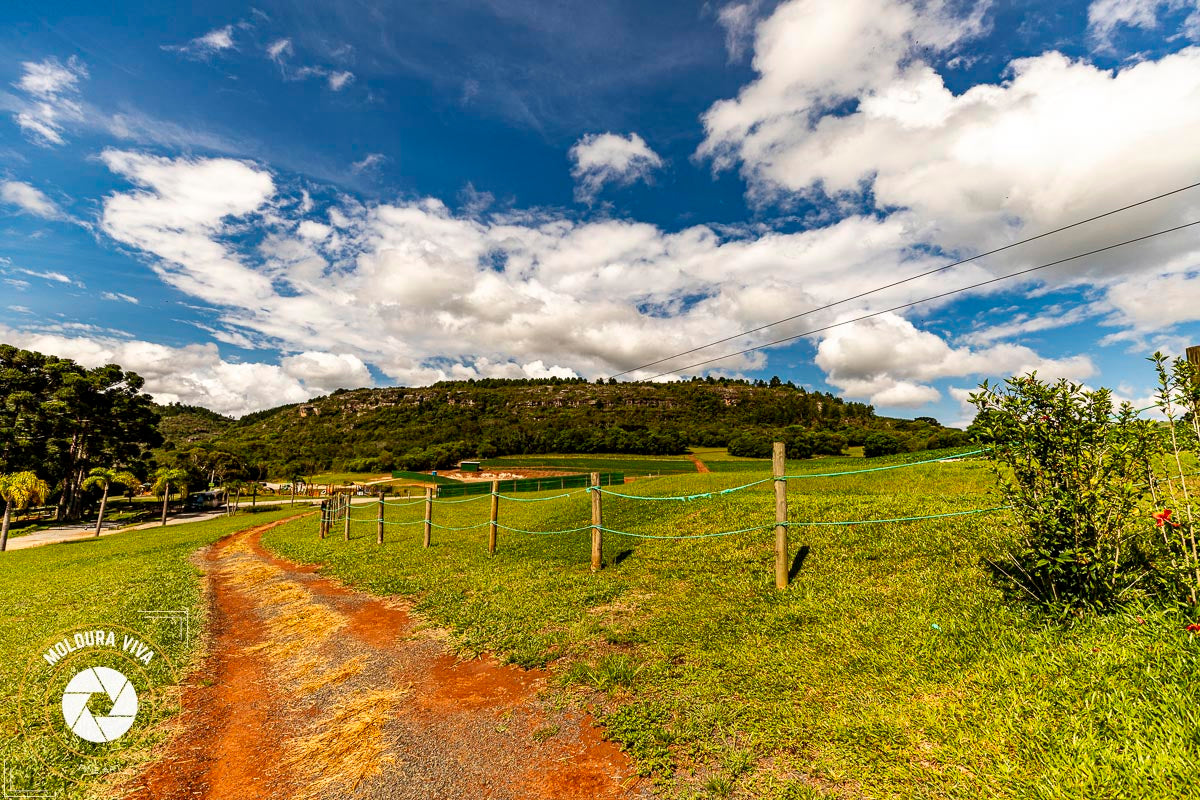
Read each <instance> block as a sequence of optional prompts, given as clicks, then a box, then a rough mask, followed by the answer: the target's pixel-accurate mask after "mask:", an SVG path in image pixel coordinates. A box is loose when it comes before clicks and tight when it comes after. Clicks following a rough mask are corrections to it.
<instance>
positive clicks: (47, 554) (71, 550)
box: [0, 512, 294, 797]
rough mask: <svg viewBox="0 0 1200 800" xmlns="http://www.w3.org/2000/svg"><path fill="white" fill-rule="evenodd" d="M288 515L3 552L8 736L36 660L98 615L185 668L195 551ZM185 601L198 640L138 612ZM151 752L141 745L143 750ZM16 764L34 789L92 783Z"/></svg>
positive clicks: (70, 793) (0, 663) (3, 696)
mask: <svg viewBox="0 0 1200 800" xmlns="http://www.w3.org/2000/svg"><path fill="white" fill-rule="evenodd" d="M293 513H294V512H293ZM288 515H289V514H288V512H282V513H280V512H273V513H263V514H256V515H253V516H248V515H239V516H235V517H223V518H219V519H215V520H210V521H208V522H198V523H191V524H184V525H177V526H170V527H167V528H164V529H161V530H159V529H152V530H145V531H127V532H125V533H120V534H117V535H115V536H106V537H103V538H100V539H94V540H93V539H85V540H83V541H80V542H73V543H70V544H57V545H48V546H46V547H35V548H31V549H28V550H14V551H11V552H7V553H3V554H0V609H2V610H3V616H0V652H3V653H4V654H5V656H4V658H3V659H0V730H2V731H4V733H5V738H6V739H7V738H9V737H10V736H15V735H16V734H17V731H18V724H17V719H16V708H15V705H16V703H15V697H16V693H17V687H18V683H19V681H20V679H21V675H22V673H23V670H24V669H25V664H26V662H27V661H28V659H30V658H31V657H34V656H36V655H37V653H38V652H40V651H39V649H38V648H39V646H40V645H41V644H43V642H45V640H47V639H49V638H51V637H53V636H54V635H55V634H57V633H59V632H60V631H63V630H66V629H70V628H72V627H75V626H78V625H86V624H89V623H97V624H99V625H119V626H124V627H128V628H132V629H133V630H135V631H140V632H144V633H146V634H147V635H152V638H154V639H155V640H156V641H158V642H159V643H162V644H163V645H164V654H165V655H166V656H167V658H169V659H170V660H171V662H172V663H174V664H175V665H176V667H177V668H178V667H181V666H184V667H185V666H186V665H187V664H188V662H189V660H190V659H191V658H192V657H193V655H194V651H195V647H196V645H197V644H198V643H199V641H200V640H199V638H198V637H197V636H196V635H195V634H196V633H197V632H199V630H200V628H201V624H202V622H203V609H202V608H201V605H200V581H199V578H200V572H199V570H198V569H197V568H196V567H195V566H193V565H192V564H191V563H190V562H189V560H188V559H189V557H190V555H191V554H192V553H193V552H194V551H195V550H196V549H197V548H198V547H201V546H203V545H206V544H208V543H210V542H213V541H215V540H217V539H219V538H220V537H222V536H224V535H226V534H229V533H232V532H234V531H237V530H242V529H245V528H248V527H252V526H255V525H260V524H262V523H265V522H271V521H273V520H277V519H281V518H283V517H286V516H288ZM182 608H187V609H189V610H190V612H191V614H192V620H193V622H192V634H193V636H192V639H191V642H192V648H191V649H189V648H186V647H185V646H184V645H183V643H182V642H180V641H179V640H178V639H177V638H176V637H175V636H174V635H173V630H170V629H166V628H164V629H162V630H156V629H155V623H150V622H147V621H146V620H145V619H144V618H143V617H141V616H139V614H138V613H137V612H138V611H141V610H146V609H182ZM144 755H145V754H144V753H134V754H131V756H132V757H133V758H135V759H136V758H138V757H144ZM9 768H10V769H12V770H13V772H14V773H16V774H18V775H19V774H21V773H22V772H23V771H24V770H25V769H27V768H28V769H30V770H31V771H32V773H31V775H30V777H31V779H33V780H34V781H35V783H34V784H32V785H31V786H29V787H28V788H39V789H45V790H49V791H62V792H63V793H64V795H63V796H65V797H79V796H83V794H84V792H85V790H86V789H87V787H72V786H69V785H62V784H61V781H56V779H55V777H54V776H53V775H52V774H42V773H43V770H42V769H41V768H40V765H39V764H36V763H35V764H22V763H19V762H15V761H13V760H11V759H10V761H9ZM15 780H16V779H14V781H15ZM16 785H17V786H18V788H22V787H20V785H19V784H16Z"/></svg>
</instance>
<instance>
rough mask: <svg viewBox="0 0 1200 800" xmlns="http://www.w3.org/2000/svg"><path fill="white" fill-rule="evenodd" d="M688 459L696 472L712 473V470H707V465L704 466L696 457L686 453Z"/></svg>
mask: <svg viewBox="0 0 1200 800" xmlns="http://www.w3.org/2000/svg"><path fill="white" fill-rule="evenodd" d="M688 458H689V459H691V462H692V463H693V464H695V465H696V472H712V470H710V469H709V468H708V464H705V463H704V462H703V461H701V460H700V458H699V457H698V456H694V455H692V454H691V453H688Z"/></svg>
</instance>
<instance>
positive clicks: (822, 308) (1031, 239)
mask: <svg viewBox="0 0 1200 800" xmlns="http://www.w3.org/2000/svg"><path fill="white" fill-rule="evenodd" d="M1198 186H1200V181H1197V182H1196V183H1191V184H1188V185H1187V186H1181V187H1179V188H1178V189H1172V190H1171V191H1169V192H1163V193H1162V194H1156V195H1154V196H1153V197H1147V198H1146V199H1145V200H1139V201H1137V202H1136V203H1130V204H1129V205H1127V206H1121V207H1120V208H1114V209H1113V210H1111V211H1105V212H1104V213H1103V214H1097V215H1096V216H1094V217H1088V218H1087V219H1081V220H1079V221H1078V222H1072V223H1071V224H1070V225H1063V226H1062V227H1061V228H1055V229H1054V230H1049V231H1046V232H1044V233H1039V234H1038V235H1037V236H1030V237H1029V238H1028V239H1021V240H1019V241H1016V242H1012V243H1010V244H1006V245H1004V246H1003V247H997V248H995V249H994V250H988V251H986V252H983V253H978V254H976V255H973V256H971V257H970V258H964V259H961V260H959V261H955V262H953V263H950V264H946V265H944V266H941V267H937V268H936V269H931V270H928V271H926V272H922V273H919V274H917V275H913V276H911V277H908V278H904V279H902V280H898V281H893V282H892V283H888V284H885V285H883V286H876V287H875V288H874V289H869V290H867V291H865V292H861V293H859V294H856V295H853V296H851V297H843V298H842V299H841V300H835V301H834V302H832V303H828V304H826V305H823V306H819V307H817V308H810V309H809V310H808V311H802V312H800V313H799V314H793V315H792V316H790V317H784V318H783V319H777V320H775V321H774V322H768V323H767V324H765V325H760V326H758V327H757V328H751V329H750V330H748V331H742V332H741V333H735V334H733V335H732V336H726V337H725V338H724V339H717V340H716V341H712V342H709V343H708V344H702V345H700V346H699V347H693V348H692V349H691V350H684V351H683V352H682V353H675V354H674V355H670V356H665V357H664V358H660V359H658V360H657V361H651V362H649V363H647V364H642V365H641V366H639V367H631V368H629V369H627V370H625V371H624V372H618V373H616V374H615V375H612V376H611V377H613V378H619V377H621V376H622V375H628V374H629V373H631V372H637V371H638V370H640V369H645V368H646V367H653V366H655V365H656V364H661V363H663V362H664V361H670V360H671V359H673V358H679V357H681V356H687V355H691V354H692V353H696V352H699V351H701V350H705V349H707V348H709V347H712V346H713V345H718V344H724V343H725V342H729V341H733V340H734V339H740V338H742V337H743V336H749V335H750V334H752V333H758V332H759V331H763V330H766V329H767V328H773V327H775V326H776V325H782V324H783V323H785V322H791V321H792V320H795V319H800V318H801V317H807V316H808V315H810V314H816V313H818V312H820V311H826V310H828V309H830V308H833V307H834V306H840V305H841V304H842V303H849V302H850V301H851V300H860V299H862V298H864V297H866V296H868V295H872V294H875V293H876V292H882V291H884V290H886V289H892V288H894V287H896V286H900V285H902V284H905V283H909V282H911V281H915V280H918V279H920V278H925V277H928V276H930V275H935V274H937V273H939V272H945V271H946V270H948V269H953V268H954V267H960V266H962V265H963V264H968V263H970V262H972V261H975V260H977V259H980V258H986V257H987V256H991V255H995V254H996V253H1002V252H1004V251H1005V250H1010V249H1012V248H1014V247H1020V246H1021V245H1023V244H1029V243H1030V242H1036V241H1037V240H1038V239H1044V238H1046V237H1047V236H1054V235H1055V234H1058V233H1062V232H1063V231H1068V230H1070V229H1072V228H1078V227H1079V226H1080V225H1087V224H1088V223H1090V222H1095V221H1096V220H1098V219H1104V218H1105V217H1111V216H1112V215H1113V214H1120V213H1121V212H1122V211H1128V210H1129V209H1131V208H1137V207H1138V206H1144V205H1146V204H1147V203H1153V202H1154V201H1156V200H1162V199H1163V198H1164V197H1170V196H1171V195H1174V194H1179V193H1180V192H1186V191H1188V190H1189V189H1195V188H1196V187H1198ZM682 369H687V367H682ZM662 374H663V375H670V374H672V373H670V372H665V373H662ZM655 377H659V376H657V375H656V376H655ZM651 380H653V378H651Z"/></svg>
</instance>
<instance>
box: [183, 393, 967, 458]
mask: <svg viewBox="0 0 1200 800" xmlns="http://www.w3.org/2000/svg"><path fill="white" fill-rule="evenodd" d="M162 414H163V420H162V423H161V427H160V430H161V431H162V433H163V436H164V439H165V440H166V442H167V445H166V448H167V449H168V450H175V451H193V450H202V451H224V452H226V453H229V454H230V455H232V456H234V457H235V458H236V460H237V461H240V462H241V463H243V464H245V465H246V466H247V467H249V468H252V470H253V471H254V472H259V473H262V472H269V473H270V474H275V475H278V474H281V473H282V472H284V471H293V470H294V471H296V472H297V473H299V474H311V473H313V472H317V471H320V470H326V469H339V470H341V469H348V470H354V471H357V470H364V471H371V470H385V471H386V470H390V469H401V468H403V469H428V468H431V467H442V466H447V465H449V464H451V463H453V462H456V461H458V460H459V459H463V458H472V457H480V458H488V457H492V456H498V455H509V454H521V453H591V452H606V453H645V454H667V453H681V452H683V451H684V450H685V449H686V448H687V446H688V445H690V444H696V445H712V446H729V447H730V449H731V451H734V452H739V453H742V454H745V455H763V454H764V453H762V449H763V448H764V447H768V448H769V442H770V441H771V439H772V438H773V437H775V438H777V437H783V438H785V439H786V440H787V442H788V449H789V454H792V455H795V456H802V455H804V454H805V451H806V449H807V450H808V451H810V452H830V451H832V452H837V451H840V449H841V447H843V446H845V445H847V444H850V445H854V444H863V443H864V441H865V439H866V438H867V437H868V436H869V435H870V434H871V433H873V432H879V431H881V430H886V431H889V432H891V433H892V434H894V436H895V438H896V440H898V441H897V444H898V446H899V447H901V448H903V449H908V450H921V449H926V448H928V447H942V446H946V445H948V444H957V443H961V442H962V441H963V440H964V438H965V437H963V435H962V434H961V433H958V432H957V431H953V430H950V429H946V428H942V427H941V426H939V425H938V424H937V423H936V422H935V421H933V420H931V419H928V418H922V419H920V420H917V421H912V420H894V419H887V418H881V417H877V416H875V413H874V409H873V408H872V407H871V406H867V405H863V404H861V403H852V402H847V401H844V400H842V399H840V398H838V397H834V396H833V395H830V394H827V393H821V392H809V391H806V390H805V389H803V388H799V387H796V386H793V385H791V384H788V383H780V382H779V381H778V380H773V381H771V383H769V384H768V383H765V382H757V383H754V384H751V383H747V382H744V381H732V380H727V379H726V380H719V379H714V380H694V381H691V382H682V383H669V384H649V383H617V384H595V383H593V384H589V383H587V382H585V381H582V380H564V379H557V378H552V379H547V380H492V379H488V380H480V381H468V382H446V383H439V384H435V385H434V386H430V387H423V388H412V389H410V388H387V389H358V390H354V391H338V392H335V393H334V394H332V395H330V396H328V397H321V398H316V399H314V400H312V401H310V402H308V403H304V404H299V405H290V406H282V407H280V408H275V409H271V410H269V411H262V412H259V413H256V414H251V415H248V416H246V417H243V418H242V419H240V420H232V419H228V418H225V417H221V416H220V415H217V414H214V413H212V412H210V411H207V410H205V409H200V408H195V407H189V406H168V407H165V408H163V409H162ZM180 455H182V453H179V452H176V453H175V456H176V457H178V456H180ZM194 455H196V456H200V455H202V454H201V453H195V454H194Z"/></svg>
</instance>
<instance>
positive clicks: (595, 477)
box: [592, 472, 604, 572]
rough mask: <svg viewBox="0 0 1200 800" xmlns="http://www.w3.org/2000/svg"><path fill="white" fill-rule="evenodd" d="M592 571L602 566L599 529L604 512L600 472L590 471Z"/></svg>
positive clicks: (601, 541)
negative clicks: (592, 487)
mask: <svg viewBox="0 0 1200 800" xmlns="http://www.w3.org/2000/svg"><path fill="white" fill-rule="evenodd" d="M592 486H594V487H596V488H594V489H592V572H596V571H597V570H599V569H600V567H601V566H602V563H601V554H602V548H603V543H604V542H603V539H602V538H601V537H602V534H603V531H602V530H601V529H602V528H603V527H604V513H603V510H602V509H601V506H600V473H599V472H593V473H592Z"/></svg>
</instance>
